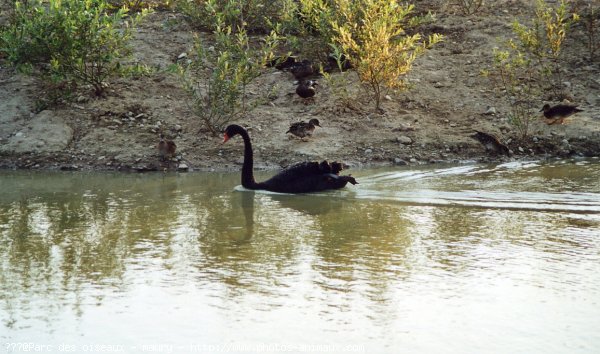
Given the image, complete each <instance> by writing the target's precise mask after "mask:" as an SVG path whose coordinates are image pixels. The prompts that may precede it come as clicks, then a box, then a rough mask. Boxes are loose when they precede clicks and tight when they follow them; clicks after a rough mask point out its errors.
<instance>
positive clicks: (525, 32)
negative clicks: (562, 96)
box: [484, 0, 577, 138]
mask: <svg viewBox="0 0 600 354" xmlns="http://www.w3.org/2000/svg"><path fill="white" fill-rule="evenodd" d="M576 19H577V16H576V15H573V16H568V14H567V11H566V3H565V1H561V3H560V5H559V7H558V8H557V9H556V10H554V9H551V8H550V7H549V6H548V5H547V4H546V3H545V2H544V1H543V0H538V2H537V8H536V11H535V17H534V19H533V26H532V27H527V26H525V25H523V24H520V23H519V22H515V23H514V24H513V31H514V33H515V36H516V39H517V40H516V41H515V40H514V39H510V40H508V41H507V42H506V43H505V46H506V49H505V50H500V49H495V50H494V64H493V67H492V68H491V70H485V71H484V74H485V75H486V76H489V77H490V78H491V79H492V80H493V82H494V83H495V84H496V86H497V87H498V89H499V90H500V92H501V93H502V94H503V95H504V97H505V98H506V99H507V100H508V101H509V104H510V107H511V113H510V116H509V122H510V123H511V124H512V125H513V126H514V127H515V128H516V130H517V131H518V132H519V133H520V135H521V138H526V137H527V136H528V135H529V129H530V126H531V123H532V122H533V120H534V119H535V115H532V114H530V113H529V111H530V108H531V107H532V106H535V105H536V104H537V103H539V101H540V97H541V96H542V95H543V93H544V92H545V91H546V90H547V89H552V90H558V85H559V84H560V60H561V57H560V54H561V50H562V44H563V43H564V40H565V38H566V34H567V30H568V28H569V25H570V24H571V23H572V21H574V20H576ZM557 95H558V94H557Z"/></svg>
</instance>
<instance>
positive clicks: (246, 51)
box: [178, 26, 279, 135]
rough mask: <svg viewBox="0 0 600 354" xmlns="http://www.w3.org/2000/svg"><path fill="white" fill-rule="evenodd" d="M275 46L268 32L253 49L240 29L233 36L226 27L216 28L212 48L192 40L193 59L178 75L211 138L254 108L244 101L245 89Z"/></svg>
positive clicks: (275, 35)
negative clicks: (194, 54) (193, 48)
mask: <svg viewBox="0 0 600 354" xmlns="http://www.w3.org/2000/svg"><path fill="white" fill-rule="evenodd" d="M278 42H279V37H278V36H277V34H276V33H275V32H272V33H271V34H270V35H269V36H267V37H266V38H265V40H264V41H263V42H262V44H261V45H260V46H258V48H255V47H253V46H252V45H251V44H250V41H249V37H248V35H247V33H246V31H245V29H244V28H243V27H242V28H239V29H238V31H237V33H235V34H234V33H232V29H231V27H229V26H227V27H220V26H218V27H217V30H216V31H215V45H214V47H206V46H205V45H204V44H203V43H202V41H201V40H200V38H199V37H196V40H195V50H196V56H195V57H194V59H192V60H191V62H190V64H189V65H187V66H185V67H183V66H180V67H179V68H178V71H179V74H180V77H181V80H182V83H183V85H184V88H185V89H186V91H188V93H189V94H190V97H191V101H190V106H191V108H192V110H193V111H194V112H195V114H196V115H197V116H198V117H199V118H200V119H201V121H202V122H203V123H204V126H205V127H206V128H208V130H209V131H210V132H211V133H212V134H213V135H217V134H218V132H220V131H222V129H223V128H225V126H226V125H227V124H228V122H230V121H231V120H233V119H235V118H236V117H238V116H239V115H241V114H242V113H245V112H247V111H249V110H251V109H252V108H254V107H255V106H256V104H257V103H258V101H251V102H248V101H247V97H246V87H247V86H248V84H250V83H251V82H252V81H253V80H254V79H256V78H257V77H258V76H259V75H260V73H261V70H262V69H263V68H264V66H265V64H266V63H267V61H269V60H271V59H272V58H273V51H274V49H275V47H276V46H277V44H278Z"/></svg>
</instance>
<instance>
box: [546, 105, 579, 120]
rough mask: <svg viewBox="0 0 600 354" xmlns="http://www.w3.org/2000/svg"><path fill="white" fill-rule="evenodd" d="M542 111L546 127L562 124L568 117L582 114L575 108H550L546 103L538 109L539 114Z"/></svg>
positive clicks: (562, 106)
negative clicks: (578, 113)
mask: <svg viewBox="0 0 600 354" xmlns="http://www.w3.org/2000/svg"><path fill="white" fill-rule="evenodd" d="M542 111H544V122H545V123H546V124H548V125H554V124H564V123H565V119H566V118H567V117H570V116H572V115H573V114H575V113H577V112H583V110H582V109H579V108H577V107H576V106H570V105H566V104H557V105H556V106H553V107H550V105H549V104H547V103H546V104H545V105H544V107H542V109H540V112H542Z"/></svg>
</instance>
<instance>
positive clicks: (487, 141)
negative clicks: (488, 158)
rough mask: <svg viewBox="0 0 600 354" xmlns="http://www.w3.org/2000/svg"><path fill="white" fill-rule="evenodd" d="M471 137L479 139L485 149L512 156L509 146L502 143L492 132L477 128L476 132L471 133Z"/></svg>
mask: <svg viewBox="0 0 600 354" xmlns="http://www.w3.org/2000/svg"><path fill="white" fill-rule="evenodd" d="M470 137H471V138H473V139H475V140H477V141H479V142H480V143H481V144H482V145H483V146H484V147H485V151H492V152H494V153H495V154H497V155H506V156H510V150H509V149H508V147H507V146H506V145H504V144H502V143H501V142H500V140H498V138H497V137H496V136H494V135H492V134H488V133H484V132H480V131H478V130H476V131H475V134H472V135H470Z"/></svg>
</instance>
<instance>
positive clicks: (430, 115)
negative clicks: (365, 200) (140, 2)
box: [0, 1, 600, 172]
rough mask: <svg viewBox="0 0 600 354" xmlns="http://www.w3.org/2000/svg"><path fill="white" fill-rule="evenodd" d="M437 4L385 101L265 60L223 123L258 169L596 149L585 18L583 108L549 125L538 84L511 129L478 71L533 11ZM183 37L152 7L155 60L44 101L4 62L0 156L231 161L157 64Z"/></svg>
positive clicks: (110, 165)
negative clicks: (296, 130) (297, 133)
mask: <svg viewBox="0 0 600 354" xmlns="http://www.w3.org/2000/svg"><path fill="white" fill-rule="evenodd" d="M431 3H438V2H431ZM443 3H444V2H439V4H440V5H439V6H438V7H437V8H435V9H432V10H435V11H436V13H438V21H437V22H436V23H435V25H434V28H432V29H435V31H436V32H440V33H442V34H444V36H445V40H444V41H443V42H442V43H439V44H438V45H436V46H434V47H433V48H432V49H431V50H430V51H428V52H427V53H426V54H425V55H424V56H423V57H422V58H420V59H419V60H418V61H417V62H416V64H415V66H414V68H413V70H412V71H411V72H410V73H409V75H408V77H407V79H408V81H409V82H410V83H411V87H410V89H409V90H407V91H405V92H400V93H397V94H392V93H390V94H389V95H388V96H386V99H385V100H384V102H383V104H382V108H383V110H384V113H383V114H379V113H374V112H373V109H372V103H371V102H368V100H367V99H366V98H365V97H364V96H365V95H364V94H363V92H362V91H361V90H362V89H361V88H360V85H359V82H358V79H357V77H356V75H355V74H354V73H352V72H347V73H345V74H344V75H345V76H344V77H343V79H344V81H345V88H346V89H347V90H348V92H349V94H350V95H352V97H353V99H352V103H353V104H352V105H348V104H347V103H344V101H343V100H341V99H340V92H339V91H340V88H339V86H336V85H334V83H333V82H328V81H327V80H324V79H319V89H318V91H317V95H316V96H315V100H314V103H312V104H304V102H302V100H301V99H300V98H299V97H298V96H297V95H295V87H296V86H295V79H294V78H293V76H292V75H291V74H290V73H289V72H283V71H280V70H277V69H275V68H265V70H264V72H263V73H262V75H261V76H260V77H259V78H258V79H257V80H256V82H254V83H252V84H251V85H250V86H249V88H248V95H249V97H250V98H258V97H259V96H260V95H261V93H263V92H265V91H269V92H270V93H269V96H268V99H266V100H264V101H263V102H262V103H261V104H260V105H258V106H257V107H256V108H255V109H254V110H252V111H251V112H249V113H247V114H245V115H244V116H243V117H240V118H238V119H236V120H235V121H232V122H231V123H237V124H240V125H242V126H245V127H247V128H248V129H249V132H250V135H251V137H252V141H253V146H254V154H255V156H254V157H255V159H254V160H255V168H256V169H260V170H277V169H280V168H283V167H286V166H289V165H291V164H293V163H296V162H300V161H307V160H311V161H321V160H324V159H327V160H329V161H335V160H337V161H343V162H344V163H346V164H347V165H349V167H350V168H351V169H355V168H361V167H371V166H395V165H396V166H402V165H421V164H433V163H460V162H464V161H473V162H500V161H510V160H529V159H547V158H569V157H594V156H600V108H599V107H600V61H599V60H598V59H596V60H595V61H593V62H590V61H589V60H588V59H586V58H582V57H581V56H580V55H579V53H582V52H584V51H585V47H584V40H583V35H584V34H583V33H582V28H581V27H577V26H575V27H574V28H573V29H572V31H573V34H572V36H570V37H569V40H568V41H567V42H566V43H565V49H564V52H565V59H564V71H565V72H564V80H565V81H564V83H563V84H564V87H565V90H566V91H567V92H566V93H567V94H568V96H569V97H571V98H572V100H571V101H570V103H571V104H575V105H578V106H579V107H580V108H581V109H583V110H584V111H583V112H580V113H578V114H577V115H575V116H573V117H572V118H571V119H570V122H569V124H567V125H558V126H548V125H546V124H544V123H543V121H542V120H541V113H539V110H540V108H541V106H542V105H543V104H544V103H552V104H554V103H558V102H553V101H551V100H550V101H549V100H546V99H545V98H544V97H540V102H539V105H536V106H535V107H531V113H532V114H536V115H539V116H540V120H539V121H534V122H532V126H531V129H530V135H529V137H528V138H527V139H525V140H521V139H519V138H518V133H517V131H516V130H515V129H514V126H512V125H511V124H510V122H509V118H508V116H509V113H510V105H509V103H508V102H506V99H505V98H504V97H503V95H502V94H501V93H500V92H498V90H497V88H495V87H494V86H493V84H492V83H491V82H490V80H489V79H488V78H486V77H483V76H482V75H481V74H480V72H481V70H482V69H485V68H487V67H489V65H490V64H491V62H492V59H493V58H492V50H493V48H494V47H497V46H498V45H499V39H502V38H508V37H510V36H511V33H512V32H511V31H512V30H511V25H510V24H511V23H512V21H513V20H514V19H515V18H521V19H522V18H523V17H525V16H527V14H528V11H529V10H527V9H526V8H525V7H524V6H522V4H520V3H519V4H516V3H513V2H511V1H500V2H499V3H498V4H494V5H490V6H489V7H487V8H485V9H483V10H482V11H481V12H480V13H478V14H476V15H472V16H464V15H461V14H460V13H457V12H456V11H453V10H452V8H451V7H447V6H445V5H443ZM529 6H533V2H531V4H530V5H529ZM192 38H193V30H192V29H191V28H190V27H189V26H188V25H186V21H185V20H184V19H183V18H182V16H181V15H180V14H178V13H175V12H171V11H157V12H155V13H153V14H151V15H150V16H149V18H147V19H146V20H145V21H144V22H143V23H142V24H141V25H140V28H139V29H138V31H137V34H136V36H135V38H134V40H133V41H132V43H131V45H132V47H133V49H134V60H135V61H138V62H142V63H145V64H147V65H149V66H152V67H155V68H158V69H157V70H156V71H155V72H153V73H151V74H149V75H145V76H141V77H133V78H118V79H113V80H111V81H110V86H109V88H108V90H107V95H106V97H103V98H97V97H93V95H91V94H90V90H88V89H87V88H85V87H82V88H80V89H79V90H78V91H77V92H76V93H75V96H74V97H73V100H71V101H68V102H63V103H61V104H58V105H56V106H51V107H43V105H41V103H43V100H41V98H44V97H47V96H48V95H49V94H50V92H49V91H48V90H49V89H48V88H44V87H43V85H42V84H41V83H40V82H38V81H36V79H35V78H33V77H31V76H26V75H23V74H19V73H17V72H16V71H15V70H14V69H12V68H10V67H7V64H6V63H2V62H0V97H2V100H0V168H1V169H32V170H81V171H90V170H91V171H94V170H98V171H104V170H110V171H140V172H144V171H165V170H166V171H236V170H239V169H240V166H241V162H242V154H243V146H242V142H241V139H232V140H231V141H230V142H228V143H227V144H224V145H223V144H221V141H222V137H219V136H212V135H211V134H210V133H209V132H208V131H206V130H205V129H203V127H202V124H201V123H200V121H199V119H198V118H197V117H196V116H195V115H194V114H193V112H192V111H191V110H190V108H189V105H188V96H187V94H186V92H185V91H184V90H183V89H182V88H181V83H180V82H179V79H178V77H177V76H176V75H175V74H173V73H170V72H169V71H168V70H167V69H166V68H168V67H169V66H170V65H172V64H173V63H174V62H175V61H176V60H177V58H178V57H180V56H181V55H182V53H189V52H190V50H191V48H192V45H193V39H192ZM334 75H341V74H334ZM336 78H342V77H339V76H337V77H336ZM311 118H318V119H319V121H320V122H321V125H322V128H317V130H316V131H315V133H314V135H313V137H311V138H310V139H307V140H308V141H300V140H299V139H295V138H291V137H290V136H289V134H285V132H286V131H287V130H288V128H289V126H290V124H291V123H293V122H296V121H300V120H303V121H308V120H309V119H311ZM475 130H479V131H483V132H486V133H490V134H494V135H495V136H497V137H498V138H499V139H500V140H501V141H502V142H503V143H504V144H506V145H507V146H508V148H509V149H510V150H511V152H512V156H510V157H506V156H498V155H495V154H494V153H491V152H488V151H486V150H485V148H484V146H483V145H482V144H480V143H479V142H477V141H475V140H474V139H472V138H471V137H470V135H471V134H472V133H473V132H474V131H475ZM160 133H163V134H165V135H166V136H167V137H168V138H170V139H172V140H173V141H174V142H175V143H176V144H177V153H176V156H175V157H174V158H173V159H171V160H170V161H161V159H160V157H159V154H158V151H157V148H156V147H157V144H158V142H159V134H160Z"/></svg>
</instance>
